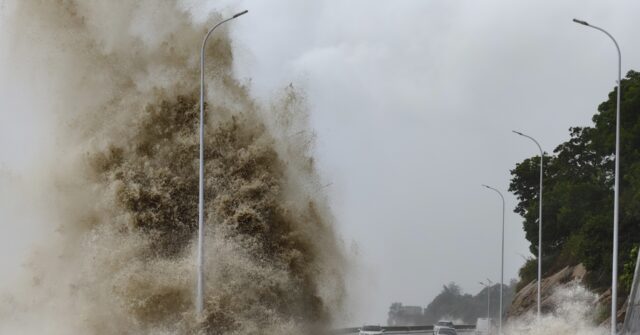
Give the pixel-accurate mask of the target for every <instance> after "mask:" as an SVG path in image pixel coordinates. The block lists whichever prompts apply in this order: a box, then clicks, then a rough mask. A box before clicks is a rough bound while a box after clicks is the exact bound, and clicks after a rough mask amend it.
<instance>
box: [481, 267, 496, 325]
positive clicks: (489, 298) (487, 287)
mask: <svg viewBox="0 0 640 335" xmlns="http://www.w3.org/2000/svg"><path fill="white" fill-rule="evenodd" d="M478 283H479V284H480V285H482V286H484V287H485V288H486V289H487V324H489V322H490V321H489V320H491V285H492V284H493V282H492V281H491V280H490V279H489V278H487V283H486V284H485V283H484V282H481V281H480V282H478Z"/></svg>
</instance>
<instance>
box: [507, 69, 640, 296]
mask: <svg viewBox="0 0 640 335" xmlns="http://www.w3.org/2000/svg"><path fill="white" fill-rule="evenodd" d="M621 93H622V103H621V133H620V134H621V147H620V156H621V159H620V176H621V177H620V231H619V238H620V240H619V241H620V242H619V243H620V245H619V255H620V258H619V266H620V268H619V273H620V277H621V278H622V282H621V283H622V284H621V290H620V292H619V293H620V296H621V297H624V296H626V294H627V293H628V290H629V286H630V283H631V278H632V275H633V268H634V264H635V257H636V255H637V248H634V247H635V246H636V245H637V244H638V242H639V241H640V73H638V72H635V71H629V72H628V73H627V75H626V78H624V79H623V80H622V90H621ZM615 112H616V92H615V89H614V91H612V92H610V93H609V95H608V99H607V100H606V101H604V102H603V103H601V104H600V105H599V106H598V110H597V113H596V114H595V115H594V116H593V119H592V120H593V125H592V126H590V127H573V128H570V129H569V133H570V137H569V140H568V141H566V142H564V143H561V144H559V145H558V146H557V147H556V148H555V150H553V153H552V154H545V157H544V160H545V162H544V194H543V208H542V210H543V213H542V216H543V237H542V241H543V245H542V255H543V256H542V261H543V271H544V272H545V274H550V273H552V272H555V271H557V270H559V269H561V268H563V267H565V266H568V265H575V264H578V263H582V264H584V266H585V267H586V269H587V271H588V272H587V273H588V274H587V278H586V282H587V284H588V285H589V286H590V288H591V289H595V290H596V291H601V290H604V289H605V288H608V287H609V286H610V282H611V264H612V262H611V258H612V245H613V242H612V234H613V185H614V173H613V172H614V153H615V121H616V118H615ZM557 113H562V111H557ZM549 122H553V120H549ZM539 162H540V157H539V156H534V157H531V158H527V159H525V160H524V161H522V162H520V163H518V164H516V167H515V169H513V170H512V171H511V175H512V179H511V184H510V188H509V191H511V192H513V193H514V194H515V195H516V196H517V198H518V204H517V206H516V208H515V212H516V213H518V214H519V215H521V216H522V217H523V218H524V223H523V228H524V230H525V232H526V238H527V240H528V241H529V242H531V245H530V250H531V252H532V253H533V254H535V255H537V253H538V249H537V246H538V191H539V168H540V165H539ZM536 266H537V259H530V260H529V261H528V262H527V263H526V264H525V265H524V266H523V267H522V268H521V269H520V277H521V281H520V284H519V287H522V286H524V285H526V284H527V283H529V282H531V281H532V280H535V278H536V276H537V272H536V271H537V268H536ZM621 300H622V301H621V303H623V302H624V299H621Z"/></svg>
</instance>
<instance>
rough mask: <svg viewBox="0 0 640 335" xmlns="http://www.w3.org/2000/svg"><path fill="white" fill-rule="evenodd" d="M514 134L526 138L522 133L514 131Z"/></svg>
mask: <svg viewBox="0 0 640 335" xmlns="http://www.w3.org/2000/svg"><path fill="white" fill-rule="evenodd" d="M512 132H513V133H515V134H518V135H520V136H524V134H523V133H521V132H519V131H515V130H512Z"/></svg>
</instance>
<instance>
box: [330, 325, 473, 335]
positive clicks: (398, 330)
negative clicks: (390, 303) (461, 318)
mask: <svg viewBox="0 0 640 335" xmlns="http://www.w3.org/2000/svg"><path fill="white" fill-rule="evenodd" d="M455 328H456V331H457V332H458V334H471V333H473V332H474V331H475V329H476V326H475V325H457V326H455ZM382 329H384V333H385V334H433V326H389V327H382ZM358 332H359V327H350V328H342V329H336V330H334V331H333V332H332V333H333V334H334V335H348V334H358Z"/></svg>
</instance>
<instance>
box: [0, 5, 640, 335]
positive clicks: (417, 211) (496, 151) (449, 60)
mask: <svg viewBox="0 0 640 335" xmlns="http://www.w3.org/2000/svg"><path fill="white" fill-rule="evenodd" d="M185 2H187V3H192V5H193V6H195V7H197V8H199V7H207V6H208V7H210V8H215V9H221V10H222V11H223V12H225V13H232V12H234V11H235V10H239V9H244V8H247V9H249V10H250V13H249V15H247V16H244V17H242V18H241V19H239V20H237V21H236V22H234V23H233V25H232V26H231V27H230V32H231V34H232V36H233V38H234V40H235V52H236V64H235V68H236V74H237V77H238V78H239V79H241V80H248V79H249V78H250V79H251V88H252V91H253V94H254V95H255V96H256V98H257V99H258V100H259V101H262V102H265V103H267V102H268V99H270V98H271V97H273V94H274V93H275V92H278V91H279V90H280V89H281V88H282V87H283V86H285V85H287V84H288V83H290V82H293V83H294V85H296V86H298V87H300V88H301V89H303V90H304V92H305V93H306V95H307V102H308V106H309V109H310V112H311V121H312V128H313V130H314V131H315V132H316V134H317V146H316V156H317V157H318V163H319V167H320V170H321V174H322V178H323V180H324V181H325V182H327V183H329V182H330V183H333V184H332V185H331V187H329V188H328V192H329V197H330V202H331V205H332V208H333V210H334V214H335V217H336V219H337V223H338V229H339V232H340V234H341V236H342V238H343V239H344V241H345V245H346V246H347V248H348V249H349V250H357V255H355V256H354V257H355V259H356V262H355V263H354V264H355V265H354V270H355V271H354V274H352V275H351V276H350V277H349V286H350V287H351V288H352V293H353V294H354V295H353V296H352V298H351V301H350V304H351V305H352V306H353V309H352V311H353V314H352V315H351V320H350V321H351V323H353V324H360V323H363V322H377V323H384V322H385V321H386V313H387V309H388V306H389V304H390V303H391V302H394V301H400V302H403V303H405V304H416V305H423V306H424V305H426V304H427V303H429V302H430V301H431V299H432V298H433V297H434V296H435V295H436V294H437V293H438V292H439V291H440V290H441V288H442V285H443V284H446V283H448V282H450V281H455V282H457V283H458V284H460V285H461V286H462V287H463V289H464V290H465V291H466V292H469V293H473V294H475V293H476V292H477V291H479V289H480V285H479V284H477V282H478V281H479V280H483V279H485V278H486V277H490V278H491V279H493V280H494V281H498V280H499V275H500V263H499V260H500V245H499V242H500V199H499V197H498V196H497V195H496V194H495V193H493V192H490V191H488V190H486V189H483V188H481V187H480V184H482V183H487V184H490V185H493V186H495V187H497V188H499V189H501V190H503V191H504V193H505V196H506V198H507V218H506V244H505V281H508V280H509V279H510V278H515V277H517V269H518V268H519V267H520V266H521V265H522V263H523V258H522V256H521V255H525V256H529V252H528V246H527V242H526V241H525V239H524V233H523V231H522V226H521V219H520V218H519V217H518V216H517V215H515V214H513V213H512V209H513V208H514V206H515V203H516V201H515V198H514V197H513V196H511V195H510V194H507V192H506V190H507V188H508V183H509V170H510V169H512V168H513V167H514V165H515V163H516V162H519V161H520V160H522V159H523V158H526V157H529V156H531V155H534V154H536V153H537V148H536V147H535V145H534V144H533V143H531V142H529V141H528V140H526V139H523V138H520V137H517V136H515V135H513V134H512V133H511V130H512V129H516V130H521V131H523V132H525V133H527V134H530V135H532V136H534V137H536V138H537V139H538V140H539V142H540V143H541V145H542V146H543V148H544V149H545V150H546V151H552V150H553V149H554V148H555V146H556V145H557V144H559V143H560V142H561V141H564V140H566V139H567V138H568V128H569V127H570V126H583V125H588V124H590V119H591V116H592V115H593V114H594V112H595V111H596V107H597V105H598V104H599V103H600V102H601V101H603V100H604V99H605V98H606V94H607V93H608V92H609V91H610V90H611V89H612V87H613V86H614V84H615V79H616V78H615V74H616V72H615V71H616V63H615V60H616V58H615V49H614V47H613V44H612V43H611V41H609V40H608V39H607V37H606V36H605V35H603V34H602V33H600V32H597V31H595V30H593V29H589V28H586V27H583V26H579V25H576V24H575V23H573V22H571V19H572V18H573V17H578V18H582V19H584V20H587V21H589V22H591V23H593V24H595V25H600V26H602V27H604V28H605V29H607V30H608V31H609V32H611V33H612V34H613V35H614V36H616V38H617V39H618V42H619V44H620V46H621V49H622V52H623V72H626V71H627V70H629V69H635V70H640V46H639V44H638V43H637V41H638V37H637V34H638V32H639V31H640V22H639V21H638V19H637V16H638V13H640V2H639V1H634V0H627V1H586V0H574V1H562V2H560V1H517V2H516V1H450V0H447V1H444V0H441V1H433V0H430V1H424V0H422V1H417V0H416V1H408V0H407V1H386V2H382V1H377V2H374V1H364V0H360V1H304V2H303V1H299V0H272V1H268V2H267V1H261V0H244V1H239V2H238V1H230V0H225V1H217V2H216V1H208V2H207V3H208V4H204V3H205V1H195V0H191V1H185ZM239 3H240V4H239ZM1 18H2V15H0V19H1ZM5 37H6V36H5ZM2 39H3V36H2V35H1V33H0V42H2V41H3V40H2ZM5 45H6V44H2V47H3V48H4V46H5ZM2 50H3V49H2V48H0V64H3V66H6V65H4V64H5V62H3V61H1V60H2V58H4V57H5V56H4V52H3V51H2ZM5 71H6V69H3V68H2V67H0V78H3V79H0V88H1V89H2V92H1V93H0V166H4V169H5V170H11V171H18V174H19V172H20V171H25V169H29V167H30V166H32V165H33V164H34V163H35V162H36V158H37V157H38V155H40V154H42V153H43V152H44V151H45V149H46V148H47V145H48V144H47V143H48V142H49V140H50V138H51V136H52V135H51V133H50V132H51V129H50V127H49V126H48V124H49V121H50V120H46V119H44V120H43V119H42V118H40V115H39V114H38V113H37V111H29V110H21V109H20V106H21V103H20V100H21V99H24V98H26V96H27V95H26V93H24V92H22V91H21V90H20V89H19V88H20V85H19V84H18V85H16V83H13V82H10V81H9V80H7V79H5V77H4V76H3V75H2V74H3V72H5ZM623 117H624V116H623ZM34 134H35V135H34ZM15 143H23V145H21V146H16V145H15ZM5 198H7V199H8V198H10V197H9V196H8V195H6V194H5V195H3V198H2V199H5ZM7 201H8V200H7ZM7 201H3V205H0V209H2V210H3V211H5V212H6V211H9V210H12V208H13V210H15V206H12V205H11V204H10V203H9V202H7ZM18 220H19V222H22V223H24V224H23V225H20V226H19V228H18V229H17V231H15V235H14V236H13V237H10V236H9V235H8V234H0V236H2V237H0V254H2V255H10V256H11V257H7V256H3V257H1V258H0V262H2V263H0V266H2V267H3V268H5V269H9V268H12V267H13V268H17V264H19V263H20V260H21V259H22V257H24V255H25V254H26V250H28V249H29V245H30V244H31V243H33V240H34V238H32V237H28V234H29V233H31V232H38V231H39V230H38V229H37V228H35V227H34V225H33V224H29V223H28V222H30V220H31V219H30V218H28V217H26V215H24V216H22V217H19V218H18ZM3 221H4V222H2V223H0V229H2V230H5V229H12V230H15V229H16V228H15V225H13V224H10V223H9V222H6V220H3ZM10 226H11V227H10ZM40 234H42V232H40ZM14 256H15V257H14ZM7 272H10V271H7ZM0 276H5V277H7V278H8V277H9V276H10V274H9V273H0Z"/></svg>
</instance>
